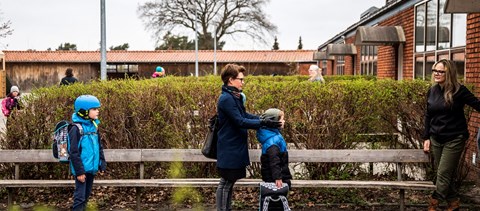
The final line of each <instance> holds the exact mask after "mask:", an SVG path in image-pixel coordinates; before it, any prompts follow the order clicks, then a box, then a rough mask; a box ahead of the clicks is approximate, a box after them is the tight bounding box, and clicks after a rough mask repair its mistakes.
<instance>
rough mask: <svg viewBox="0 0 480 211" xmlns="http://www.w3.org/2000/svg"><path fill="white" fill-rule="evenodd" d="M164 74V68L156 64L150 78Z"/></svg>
mask: <svg viewBox="0 0 480 211" xmlns="http://www.w3.org/2000/svg"><path fill="white" fill-rule="evenodd" d="M164 76H165V69H163V67H160V66H157V68H155V72H154V73H153V74H152V78H157V77H164Z"/></svg>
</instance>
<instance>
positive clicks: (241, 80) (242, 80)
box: [235, 78, 245, 82]
mask: <svg viewBox="0 0 480 211" xmlns="http://www.w3.org/2000/svg"><path fill="white" fill-rule="evenodd" d="M235 80H240V82H245V79H244V78H235Z"/></svg>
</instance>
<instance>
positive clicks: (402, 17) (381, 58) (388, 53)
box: [377, 7, 415, 79]
mask: <svg viewBox="0 0 480 211" xmlns="http://www.w3.org/2000/svg"><path fill="white" fill-rule="evenodd" d="M414 15H415V13H414V8H413V7H411V8H408V9H405V10H403V11H401V12H399V13H398V14H396V15H394V16H392V17H391V18H389V19H387V20H385V21H383V22H381V23H379V25H380V26H402V27H403V31H404V33H405V39H406V42H405V44H404V47H403V79H413V47H414V46H413V44H414V40H413V38H414V36H413V31H414ZM394 55H395V54H394V48H393V47H392V46H379V47H378V60H377V61H378V69H377V76H378V78H391V79H394V78H395V70H394V69H395V63H394V61H395V58H394Z"/></svg>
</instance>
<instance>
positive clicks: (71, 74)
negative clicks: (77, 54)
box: [65, 68, 73, 77]
mask: <svg viewBox="0 0 480 211" xmlns="http://www.w3.org/2000/svg"><path fill="white" fill-rule="evenodd" d="M65 75H66V76H67V77H73V70H72V68H67V70H66V71H65Z"/></svg>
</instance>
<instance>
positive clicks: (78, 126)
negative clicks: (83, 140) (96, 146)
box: [72, 122, 83, 136]
mask: <svg viewBox="0 0 480 211" xmlns="http://www.w3.org/2000/svg"><path fill="white" fill-rule="evenodd" d="M72 125H75V126H77V128H78V132H80V136H83V127H82V124H80V123H78V122H72Z"/></svg>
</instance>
